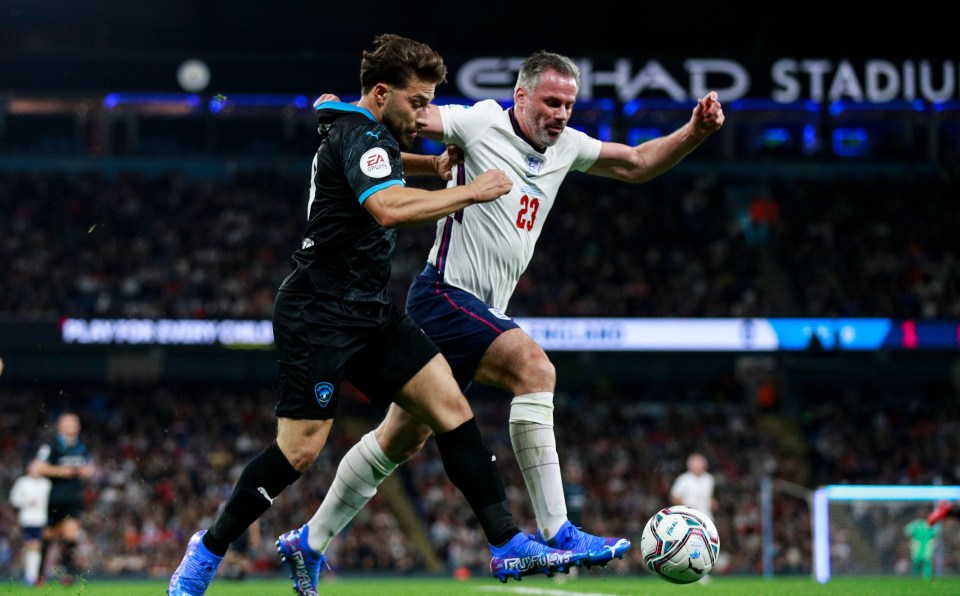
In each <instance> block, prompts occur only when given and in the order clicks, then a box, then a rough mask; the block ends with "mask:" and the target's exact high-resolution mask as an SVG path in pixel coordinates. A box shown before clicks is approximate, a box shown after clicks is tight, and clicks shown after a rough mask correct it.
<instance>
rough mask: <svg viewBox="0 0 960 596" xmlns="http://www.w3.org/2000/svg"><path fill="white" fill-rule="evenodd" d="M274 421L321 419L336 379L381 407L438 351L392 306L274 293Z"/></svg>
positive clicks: (330, 406) (328, 415)
mask: <svg viewBox="0 0 960 596" xmlns="http://www.w3.org/2000/svg"><path fill="white" fill-rule="evenodd" d="M273 338H274V343H275V346H276V349H277V359H278V363H279V366H280V371H279V372H280V375H279V379H278V383H277V405H276V407H275V408H274V413H275V414H276V415H277V417H279V418H293V419H303V420H329V419H332V418H333V417H334V416H335V415H336V412H337V406H338V404H339V400H340V391H341V385H342V384H343V380H344V379H346V380H348V381H350V382H351V383H352V384H353V385H354V386H355V387H356V388H357V389H359V390H360V391H361V392H362V393H363V394H364V395H365V396H366V397H367V399H369V400H370V401H371V402H373V403H374V404H376V405H377V406H379V407H381V408H383V409H385V408H386V407H387V406H388V405H390V403H391V402H392V401H393V399H394V397H395V396H396V394H397V393H398V392H399V391H400V389H401V388H402V387H403V386H404V385H406V384H407V382H408V381H409V380H410V379H412V378H413V377H414V376H415V375H416V374H417V373H418V372H420V370H421V369H422V368H423V367H424V366H426V365H427V363H428V362H430V360H432V359H433V358H434V357H435V356H436V355H437V354H439V353H440V350H439V348H437V346H436V345H434V343H433V342H432V341H430V339H429V338H428V337H427V336H426V335H424V333H423V332H422V331H420V328H419V327H417V325H416V323H414V322H413V321H412V320H411V319H410V317H408V316H407V315H405V314H403V313H402V312H400V309H399V308H397V306H396V305H394V304H381V303H379V302H343V301H339V300H331V299H330V298H326V297H323V296H318V295H314V294H303V293H298V292H287V291H280V292H277V298H276V301H275V302H274V309H273Z"/></svg>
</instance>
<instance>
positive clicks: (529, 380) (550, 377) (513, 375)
mask: <svg viewBox="0 0 960 596" xmlns="http://www.w3.org/2000/svg"><path fill="white" fill-rule="evenodd" d="M473 379H474V380H475V381H477V382H478V383H483V384H485V385H492V386H494V387H500V388H502V389H508V390H511V391H513V392H514V393H516V394H521V393H525V392H527V391H552V390H553V387H552V385H553V383H554V382H555V380H556V373H555V372H554V368H553V364H551V362H550V359H549V358H548V357H547V354H546V352H544V351H543V348H541V347H540V345H539V344H537V342H535V341H534V340H533V338H532V337H530V336H529V335H527V333H526V332H525V331H524V330H523V329H519V328H517V329H510V330H508V331H505V332H504V333H502V334H501V335H500V336H499V337H497V338H496V339H495V340H494V341H493V343H491V344H490V347H488V348H487V351H486V352H485V353H484V354H483V357H482V358H481V359H480V363H479V364H478V365H477V370H476V372H475V373H474V376H473ZM531 384H532V385H533V386H527V385H531ZM538 384H539V385H543V386H542V387H540V386H537V385H538Z"/></svg>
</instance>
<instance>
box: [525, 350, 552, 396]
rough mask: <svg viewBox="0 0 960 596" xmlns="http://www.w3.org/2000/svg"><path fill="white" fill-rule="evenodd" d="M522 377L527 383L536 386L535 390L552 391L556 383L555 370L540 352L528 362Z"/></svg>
mask: <svg viewBox="0 0 960 596" xmlns="http://www.w3.org/2000/svg"><path fill="white" fill-rule="evenodd" d="M527 362H528V366H527V371H526V374H525V375H524V376H525V377H526V380H527V382H529V383H532V384H534V385H536V390H539V391H552V390H553V388H554V386H555V385H556V382H557V369H556V367H555V366H553V363H552V362H550V359H549V358H547V355H546V354H544V353H543V352H542V351H541V352H539V353H538V354H534V355H533V356H532V357H531V358H530V359H529V360H528V361H527Z"/></svg>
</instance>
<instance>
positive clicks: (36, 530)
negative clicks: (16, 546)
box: [20, 526, 43, 540]
mask: <svg viewBox="0 0 960 596" xmlns="http://www.w3.org/2000/svg"><path fill="white" fill-rule="evenodd" d="M20 536H21V537H22V538H23V539H24V540H40V539H41V538H43V527H42V526H20Z"/></svg>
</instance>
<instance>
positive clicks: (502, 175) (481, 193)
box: [470, 170, 513, 203]
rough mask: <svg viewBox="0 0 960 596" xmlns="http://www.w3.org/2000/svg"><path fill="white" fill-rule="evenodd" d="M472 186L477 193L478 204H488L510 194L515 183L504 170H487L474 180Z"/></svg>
mask: <svg viewBox="0 0 960 596" xmlns="http://www.w3.org/2000/svg"><path fill="white" fill-rule="evenodd" d="M470 186H472V187H473V188H475V189H476V191H477V202H478V203H486V202H487V201H492V200H494V199H498V198H500V197H502V196H503V195H505V194H507V193H508V192H510V189H511V188H513V181H512V180H510V177H509V176H507V173H506V172H504V171H503V170H487V171H486V172H484V173H482V174H480V175H479V176H477V177H476V178H474V179H473V182H471V183H470Z"/></svg>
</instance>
